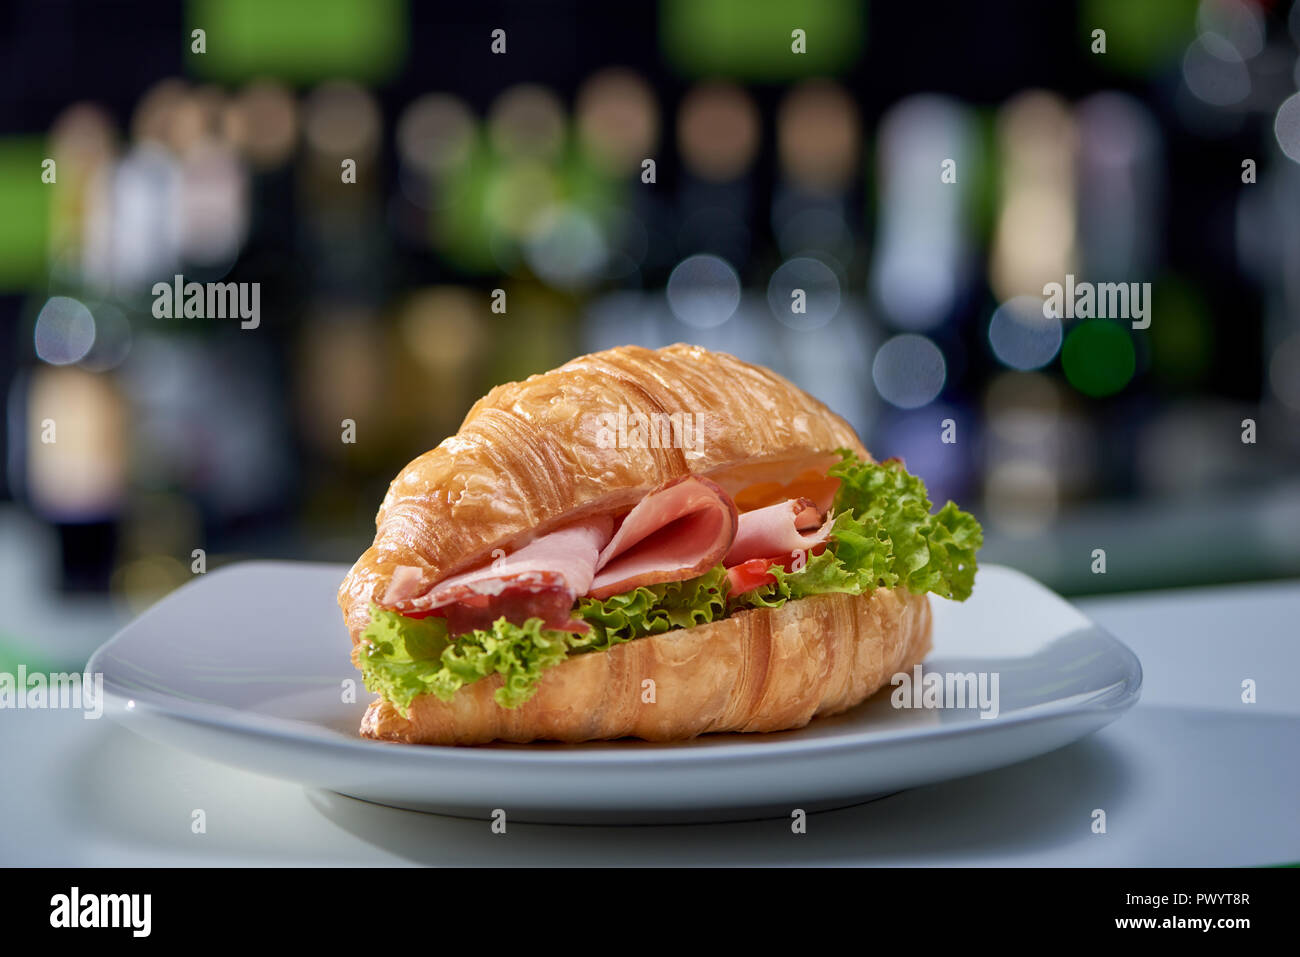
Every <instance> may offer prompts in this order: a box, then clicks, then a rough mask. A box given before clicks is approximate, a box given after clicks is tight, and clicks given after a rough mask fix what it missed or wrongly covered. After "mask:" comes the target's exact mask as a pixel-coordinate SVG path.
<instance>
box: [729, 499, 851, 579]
mask: <svg viewBox="0 0 1300 957" xmlns="http://www.w3.org/2000/svg"><path fill="white" fill-rule="evenodd" d="M834 524H835V520H834V518H833V517H832V516H830V515H827V517H826V520H825V521H822V513H821V510H820V509H819V508H818V507H817V503H816V502H814V501H812V500H811V499H807V498H792V499H790V500H788V501H785V502H780V503H778V504H776V505H769V506H767V508H759V509H755V510H754V511H752V512H745V513H743V514H742V515H741V516H740V524H739V528H738V529H737V530H736V540H735V541H734V542H733V543H732V545H731V548H730V549H729V550H728V551H727V556H726V558H725V559H724V560H723V563H724V564H725V565H727V566H728V567H730V566H732V565H739V564H741V563H743V562H747V561H749V560H750V559H754V558H771V557H772V556H774V555H779V556H789V555H790V554H791V553H793V552H796V551H804V552H807V551H809V550H811V549H812V548H814V547H816V546H817V545H824V544H825V543H826V541H827V539H829V538H830V534H831V526H832V525H834Z"/></svg>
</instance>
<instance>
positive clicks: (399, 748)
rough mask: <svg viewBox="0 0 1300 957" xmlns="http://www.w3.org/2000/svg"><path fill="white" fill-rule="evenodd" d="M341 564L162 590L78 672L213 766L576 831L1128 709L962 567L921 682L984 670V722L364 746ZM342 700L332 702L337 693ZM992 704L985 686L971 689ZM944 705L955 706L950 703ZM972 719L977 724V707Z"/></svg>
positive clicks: (1026, 599) (722, 815) (1053, 613)
mask: <svg viewBox="0 0 1300 957" xmlns="http://www.w3.org/2000/svg"><path fill="white" fill-rule="evenodd" d="M346 571H347V568H346V567H345V566H342V565H320V564H315V565H311V564H292V563H278V562H252V563H247V564H240V565H234V566H230V567H227V568H224V569H221V570H218V571H214V572H212V573H210V574H208V575H204V576H202V577H200V578H198V579H196V580H195V581H193V582H191V583H189V584H187V585H185V586H184V587H183V588H180V589H178V590H177V591H175V592H173V593H172V594H171V595H169V596H167V597H166V598H165V599H163V600H162V601H161V602H159V603H158V604H157V605H155V606H154V607H152V608H150V609H149V610H148V611H147V612H145V613H144V614H143V615H141V616H140V617H139V618H138V619H136V620H135V621H134V622H132V623H131V624H130V625H128V626H127V627H126V628H125V629H123V630H122V631H121V632H120V633H119V634H118V635H117V636H116V637H115V638H113V639H112V640H111V641H110V642H108V643H107V644H106V645H104V646H103V647H102V648H100V649H99V651H97V652H96V653H95V654H94V656H93V657H92V658H91V660H90V663H89V664H88V665H87V668H88V670H89V671H91V672H103V675H104V690H105V692H106V713H108V714H110V715H111V716H113V717H114V718H115V719H116V720H119V721H121V722H122V723H123V724H125V725H126V726H127V727H129V728H132V729H133V730H135V731H138V732H139V733H140V734H143V735H145V736H147V737H150V738H153V739H155V740H159V741H163V742H167V743H169V744H173V745H177V746H180V747H182V748H185V749H188V750H191V751H194V752H196V753H198V754H202V755H205V756H207V757H211V758H214V759H216V760H218V761H221V762H224V763H226V764H231V765H234V766H236V767H241V768H246V769H249V770H252V771H256V772H260V773H263V774H268V775H272V776H274V777H280V778H287V779H290V780H294V781H300V782H302V783H303V784H305V785H308V786H311V787H319V788H327V789H330V790H333V791H338V792H340V793H342V794H347V795H350V796H353V797H357V798H362V799H364V800H367V801H374V802H378V803H380V804H388V805H393V806H396V807H405V808H412V809H416V810H424V811H435V812H439V813H446V814H455V815H460V816H467V817H483V818H486V817H490V816H491V815H492V813H493V811H494V810H496V809H498V808H499V809H502V810H504V811H505V812H506V815H507V818H508V819H509V820H519V821H564V822H574V823H582V822H590V823H597V822H599V823H614V822H626V823H654V822H667V821H692V820H695V821H711V820H712V821H716V820H741V819H746V818H759V817H769V816H781V817H787V816H789V815H790V814H791V812H792V810H793V809H795V808H803V809H804V810H806V811H814V810H824V809H827V808H832V807H842V806H845V805H849V804H856V803H860V802H862V801H866V800H870V799H871V798H873V797H878V796H880V795H883V794H887V793H891V792H894V791H897V790H899V789H901V788H906V787H913V786H916V785H920V784H927V783H930V782H933V781H939V780H944V779H947V778H954V777H959V776H961V775H965V774H971V773H973V772H976V771H983V770H987V769H989V768H996V767H1000V766H1002V765H1006V764H1010V763H1013V762H1016V761H1020V760H1023V759H1025V758H1030V757H1033V756H1035V755H1039V754H1043V753H1045V752H1047V751H1051V750H1053V749H1055V748H1059V747H1061V746H1062V745H1065V744H1068V743H1069V742H1071V741H1074V740H1077V739H1078V738H1081V737H1083V736H1084V735H1087V734H1090V733H1091V732H1093V731H1096V730H1097V729H1098V728H1100V727H1102V726H1103V725H1105V724H1107V723H1109V722H1111V721H1113V720H1115V718H1117V717H1119V716H1120V714H1122V713H1123V712H1124V711H1125V710H1126V709H1127V708H1129V707H1130V706H1132V705H1133V703H1134V702H1135V701H1137V698H1138V693H1139V690H1140V688H1141V684H1142V670H1141V666H1140V665H1139V663H1138V660H1137V658H1136V657H1135V656H1134V655H1133V653H1132V652H1131V651H1129V650H1128V648H1126V647H1124V646H1123V645H1122V644H1120V643H1119V642H1118V641H1116V640H1115V639H1114V638H1111V637H1110V636H1109V635H1107V634H1105V633H1104V632H1102V631H1101V630H1100V629H1099V628H1097V626H1096V625H1094V624H1093V623H1092V622H1090V621H1089V620H1088V619H1087V618H1085V617H1084V616H1083V615H1082V614H1081V613H1080V612H1079V611H1077V610H1076V609H1075V608H1073V607H1072V606H1070V605H1069V604H1067V603H1066V602H1065V601H1064V600H1063V599H1061V598H1060V597H1058V596H1057V595H1055V594H1054V593H1052V592H1051V591H1049V590H1048V589H1046V588H1045V587H1043V586H1042V585H1040V584H1038V583H1037V582H1035V581H1034V580H1033V579H1031V578H1028V577H1027V576H1025V575H1023V574H1021V573H1019V572H1017V571H1014V570H1012V569H1009V568H1004V567H1000V566H988V567H985V568H982V569H981V570H980V572H979V576H978V579H977V581H976V586H975V594H974V596H973V597H972V598H971V599H970V600H969V601H967V602H965V603H962V604H957V603H953V602H948V601H943V600H940V599H933V598H932V599H931V600H932V601H933V603H934V613H935V614H934V618H935V631H934V651H933V652H931V654H930V657H929V658H927V659H926V662H925V673H926V674H927V675H928V674H930V673H936V674H939V675H941V676H942V675H947V674H954V675H958V674H967V673H974V674H976V675H977V676H978V675H979V674H980V673H983V674H985V675H990V676H991V675H993V674H996V675H997V676H998V684H997V691H998V713H997V716H996V717H991V718H981V717H980V713H981V709H980V708H979V707H975V708H971V707H966V708H957V707H947V708H937V709H936V708H909V709H902V708H896V707H894V706H893V704H892V703H891V698H892V697H893V695H894V693H895V691H894V689H892V688H886V689H885V690H884V691H882V692H881V693H879V694H877V695H876V696H875V697H873V698H872V699H871V700H870V701H867V702H866V703H864V704H863V705H862V706H860V707H858V708H855V709H853V710H852V711H850V712H847V713H846V714H843V715H839V716H836V717H833V718H823V719H818V720H815V721H813V722H812V724H810V725H809V726H808V727H806V728H803V729H801V730H799V731H786V732H781V733H779V734H754V735H742V734H723V735H706V736H704V737H702V738H698V739H696V740H694V741H690V742H684V743H680V744H670V745H662V744H649V743H647V742H642V741H632V740H623V741H613V742H602V743H594V744H583V745H559V744H532V745H492V746H487V747H477V748H445V747H415V746H408V745H399V744H390V743H386V742H376V741H369V740H366V739H363V738H361V737H360V736H359V735H358V734H357V731H356V729H357V727H358V725H359V723H360V720H361V715H362V712H363V711H364V710H365V705H366V702H367V701H368V700H369V695H368V693H367V692H366V690H365V688H364V686H363V685H361V682H360V680H359V674H358V673H357V672H356V671H354V670H353V668H352V665H351V662H350V661H349V660H348V652H349V649H350V643H349V641H348V636H347V631H346V630H345V629H344V627H343V624H342V619H341V616H340V614H339V611H338V606H337V605H336V604H335V592H336V590H337V588H338V584H339V582H340V581H341V580H342V579H343V576H344V574H345V573H346ZM348 681H353V682H355V683H356V689H357V694H356V698H357V701H356V702H355V703H344V700H343V699H344V697H345V695H344V693H343V689H344V686H345V682H348ZM985 687H986V689H987V690H988V691H989V692H990V693H991V691H992V684H991V679H990V682H989V683H986V686H985ZM947 703H948V704H950V705H951V704H955V702H954V701H952V700H950V701H948V702H947ZM983 710H984V711H986V712H988V711H991V709H989V708H987V707H986V708H984V709H983Z"/></svg>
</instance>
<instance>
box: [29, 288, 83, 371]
mask: <svg viewBox="0 0 1300 957" xmlns="http://www.w3.org/2000/svg"><path fill="white" fill-rule="evenodd" d="M35 338H36V354H37V355H38V356H39V357H40V358H41V359H43V360H45V361H46V362H48V363H50V364H51V365H56V366H63V365H69V364H70V363H73V362H79V361H80V360H81V359H83V358H85V356H86V353H88V352H89V351H90V347H91V346H93V345H94V344H95V317H94V316H92V315H91V314H90V310H89V309H87V308H86V306H85V305H84V304H82V303H80V302H78V301H77V300H76V299H72V298H69V297H68V296H51V297H50V299H49V301H48V302H46V303H45V305H44V306H42V307H41V311H40V313H39V314H38V315H37V317H36V336H35Z"/></svg>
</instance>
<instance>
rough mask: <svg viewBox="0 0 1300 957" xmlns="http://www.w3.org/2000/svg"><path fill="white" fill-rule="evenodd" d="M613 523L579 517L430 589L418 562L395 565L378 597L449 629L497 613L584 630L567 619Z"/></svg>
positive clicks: (486, 620)
mask: <svg viewBox="0 0 1300 957" xmlns="http://www.w3.org/2000/svg"><path fill="white" fill-rule="evenodd" d="M612 529H613V521H612V520H611V519H610V518H609V517H608V516H600V517H598V518H594V519H591V520H589V521H585V522H579V523H577V524H574V525H570V526H568V527H566V528H563V529H560V530H559V531H558V532H551V533H550V534H548V535H543V536H541V537H540V538H537V539H535V540H534V541H532V542H530V543H529V544H528V545H525V546H524V547H523V548H521V549H519V550H518V551H517V552H514V553H512V554H510V555H507V556H504V557H501V558H498V559H494V560H493V561H491V562H489V563H488V564H486V565H483V566H481V567H479V568H475V569H473V570H471V571H468V572H464V573H462V574H460V575H453V576H452V577H451V578H447V579H444V580H443V581H440V582H438V583H437V584H436V585H434V586H433V587H432V588H430V589H423V590H422V589H421V587H420V581H421V573H420V570H419V569H418V568H413V567H411V566H399V567H398V568H397V569H396V570H395V571H394V573H393V577H392V580H391V582H390V583H389V587H388V590H387V591H386V592H385V594H384V599H383V604H384V605H385V607H388V608H390V609H392V610H393V611H397V612H400V613H401V614H403V615H407V616H409V617H412V618H423V617H427V616H429V615H436V616H438V617H440V618H446V619H447V627H448V629H449V630H450V631H451V633H452V634H460V633H462V632H465V631H472V630H473V629H476V628H487V627H490V626H491V624H492V622H494V621H496V620H497V619H498V618H501V617H503V616H504V617H505V618H506V619H507V620H509V621H512V622H517V623H522V622H524V621H526V620H527V619H529V618H533V617H536V618H541V619H542V621H543V623H544V624H545V627H547V628H556V629H562V630H566V631H586V630H587V626H586V624H585V623H583V622H580V621H576V620H573V619H572V616H571V612H572V609H573V604H574V602H575V601H576V600H577V598H578V596H579V595H585V594H586V593H587V590H588V589H589V588H590V587H591V583H592V578H593V576H594V575H595V570H596V563H597V560H598V559H599V557H600V554H601V547H602V546H603V545H604V544H605V543H606V542H608V541H609V537H610V533H611V531H612Z"/></svg>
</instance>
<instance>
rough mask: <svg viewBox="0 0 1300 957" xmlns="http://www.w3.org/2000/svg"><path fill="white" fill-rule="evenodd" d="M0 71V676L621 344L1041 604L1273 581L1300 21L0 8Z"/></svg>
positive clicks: (1293, 261)
mask: <svg viewBox="0 0 1300 957" xmlns="http://www.w3.org/2000/svg"><path fill="white" fill-rule="evenodd" d="M498 29H499V30H503V31H505V33H504V44H505V52H504V53H494V52H493V49H492V47H493V43H494V37H493V31H494V30H498ZM195 30H202V31H203V33H202V35H201V43H202V52H197V47H198V45H199V43H200V38H199V37H196V35H195V34H194V32H193V31H195ZM796 30H800V31H803V33H802V42H803V43H804V44H805V48H804V52H795V50H794V48H793V47H794V46H795V45H797V44H798V43H799V42H800V37H799V35H796V34H794V33H793V31H796ZM1098 30H1101V31H1104V36H1102V35H1099V34H1097V33H1095V31H1098ZM1103 43H1104V52H1103V49H1102V47H1101V44H1103ZM497 45H498V48H499V47H500V40H499V39H498V41H497ZM0 71H2V76H0V79H2V81H3V82H0V399H3V401H4V408H5V412H6V414H5V416H4V418H3V421H0V435H2V436H3V445H4V448H5V450H6V457H5V470H4V474H3V476H2V477H0V607H2V608H3V609H4V611H3V614H2V615H0V661H3V659H5V657H6V655H10V656H19V655H21V657H22V659H23V660H24V661H27V662H28V663H29V665H30V664H31V661H32V656H33V655H37V656H44V657H45V658H48V659H49V660H50V661H51V662H55V661H76V660H79V659H81V658H84V655H85V654H86V653H88V652H89V650H90V649H92V648H93V647H94V646H95V645H96V644H98V643H99V642H100V641H102V640H103V639H104V638H106V637H107V636H108V635H109V634H111V632H112V631H113V630H114V628H115V627H116V626H117V624H118V623H120V622H121V621H122V620H124V619H125V618H126V617H129V616H130V615H131V614H133V613H135V612H138V611H139V610H140V609H142V608H144V607H147V606H148V605H149V604H150V603H151V602H153V601H155V600H157V598H158V597H160V596H161V595H163V594H165V593H166V592H167V591H169V590H170V589H172V588H174V587H176V586H177V585H179V584H181V583H183V582H184V581H186V580H188V579H190V578H192V577H193V575H194V574H195V573H196V569H199V568H201V567H205V568H206V569H207V570H212V569H214V568H217V567H219V566H220V565H222V564H225V563H228V562H231V561H235V560H240V559H245V558H249V557H275V558H293V559H323V560H334V561H351V560H352V559H354V558H355V557H356V555H357V554H359V553H360V551H361V550H362V549H363V548H364V547H365V546H366V545H367V544H368V543H369V541H370V539H371V537H372V535H373V518H374V513H375V510H376V509H377V507H378V504H379V502H380V499H381V498H382V496H383V493H384V490H385V488H386V486H387V483H388V481H389V480H390V479H391V478H392V476H393V475H394V474H395V473H396V471H397V470H398V469H399V468H400V467H401V466H402V465H403V464H405V463H406V462H407V461H408V460H409V459H411V458H413V457H414V456H415V455H417V454H419V453H421V452H423V451H425V450H426V449H428V448H431V447H432V446H434V445H436V444H437V443H438V442H439V441H440V440H441V439H442V438H443V437H445V436H446V435H448V434H450V433H451V432H454V431H455V429H456V427H457V425H458V424H459V422H460V419H461V418H462V417H463V415H464V413H465V411H466V410H467V409H468V408H469V406H470V404H471V403H472V402H473V400H474V399H475V398H477V397H478V396H479V395H480V394H482V393H483V392H484V391H486V390H487V389H488V388H489V387H491V386H492V385H494V384H496V383H498V382H501V381H505V380H508V379H515V378H520V377H523V376H526V375H528V374H530V373H533V372H539V371H543V370H545V369H548V368H551V367H553V366H555V365H558V364H560V363H561V362H563V361H565V360H566V359H568V358H570V357H572V356H573V355H575V354H578V353H581V352H586V351H591V350H594V349H599V348H604V347H608V346H611V345H617V344H622V343H628V342H635V343H640V344H644V345H648V346H656V345H663V344H667V343H670V342H675V341H683V340H684V341H692V342H697V343H700V344H701V345H705V346H708V347H711V348H719V349H723V350H726V351H729V352H732V353H735V354H736V355H739V356H741V357H742V358H746V359H750V360H752V361H756V362H761V363H764V364H766V365H769V366H771V367H773V368H775V369H776V370H777V371H779V372H781V373H783V374H785V375H787V376H789V377H791V378H792V379H794V380H795V381H796V382H798V383H799V384H801V385H802V386H804V387H805V388H807V389H808V390H809V391H811V392H813V393H814V394H815V395H817V396H819V397H820V398H822V399H824V400H825V401H827V402H828V403H829V404H830V405H831V406H832V407H833V408H835V409H836V410H838V411H840V412H841V413H842V414H844V415H845V416H846V417H847V418H848V419H849V420H850V421H852V422H853V423H854V424H855V425H856V426H857V427H858V429H859V431H860V432H862V434H863V436H864V438H865V439H866V441H867V444H868V447H869V448H871V449H872V451H873V452H874V453H875V454H876V455H877V457H880V458H883V457H887V456H890V455H898V456H901V457H903V458H904V459H905V460H906V461H907V463H908V465H909V468H911V469H912V470H913V471H915V472H918V473H919V474H921V475H922V476H923V477H924V478H925V479H926V480H927V482H928V483H929V485H930V487H931V490H932V493H933V497H934V498H935V499H936V500H938V501H942V500H943V499H945V498H948V497H951V498H954V499H956V500H957V501H958V502H959V503H961V504H962V505H963V506H965V507H967V508H969V509H971V510H973V511H975V512H976V513H977V515H978V516H979V518H980V519H981V521H983V522H984V524H985V528H986V530H987V533H988V547H987V549H986V552H985V557H986V559H987V560H989V561H1000V562H1005V563H1008V564H1012V565H1015V566H1018V567H1020V568H1023V569H1025V570H1026V571H1028V572H1030V573H1031V574H1033V575H1035V576H1036V577H1038V578H1040V579H1042V580H1044V581H1046V582H1047V583H1048V584H1050V585H1052V586H1053V587H1055V588H1057V589H1059V590H1061V591H1063V592H1065V593H1067V594H1079V593H1087V592H1097V591H1107V590H1131V589H1141V588H1151V587H1163V586H1171V585H1182V586H1200V585H1205V584H1209V583H1215V582H1226V581H1234V580H1245V579H1260V578H1275V577H1283V576H1294V575H1296V574H1297V573H1300V475H1298V474H1297V468H1296V465H1297V463H1298V462H1300V428H1298V427H1297V426H1298V425H1300V215H1298V214H1300V97H1297V86H1298V85H1300V3H1295V4H1291V3H1289V2H1287V0H1279V2H1271V3H1270V2H1264V0H1255V2H1251V0H1203V2H1188V0H1142V2H1132V0H1082V2H1078V3H1067V2H1053V3H1042V2H1025V3H1006V4H997V5H987V4H974V3H954V4H950V5H949V4H937V5H934V4H900V3H880V2H877V3H869V4H864V3H855V2H849V0H801V2H800V3H798V4H789V3H778V2H772V0H663V2H660V3H657V4H651V3H644V4H640V3H624V4H578V3H540V2H517V3H492V2H478V3H473V4H455V5H451V4H434V3H427V4H426V3H415V2H409V3H405V2H400V0H311V2H306V0H292V2H271V0H221V2H218V0H189V2H186V3H180V4H177V3H161V2H157V3H155V2H147V3H86V4H72V3H62V2H49V0H17V2H15V0H9V2H7V3H5V4H4V5H3V6H2V7H0ZM46 160H53V164H52V165H50V164H46V163H45V161H46ZM645 160H653V161H654V165H653V177H651V174H650V172H649V171H648V170H647V167H646V164H645V162H644V161H645ZM346 161H352V162H353V163H354V164H355V182H346V181H345V179H346V178H347V177H346V176H345V175H344V172H343V170H344V167H345V166H346ZM948 161H951V162H948ZM1247 161H1249V162H1247ZM647 179H652V181H650V182H647ZM51 180H52V181H51ZM178 274H181V275H183V276H184V280H185V281H187V282H189V281H193V282H200V283H207V282H218V281H219V282H236V283H248V284H251V283H258V284H260V285H259V294H260V299H259V307H260V309H259V317H258V323H257V327H256V328H248V329H244V328H241V325H240V322H239V320H238V319H229V318H227V319H216V318H195V317H190V318H184V317H182V318H158V317H157V316H156V314H155V311H154V307H155V298H156V297H155V296H154V294H153V292H152V289H153V286H154V284H155V283H158V282H164V283H168V284H170V283H172V281H173V277H174V276H176V275H178ZM1067 275H1072V276H1074V277H1075V278H1076V280H1077V281H1079V282H1093V283H1097V282H1124V283H1150V289H1151V296H1150V309H1149V313H1148V318H1149V320H1150V325H1149V327H1148V328H1144V329H1134V328H1133V327H1132V325H1131V323H1130V322H1129V321H1128V320H1127V318H1126V317H1116V316H1107V317H1100V318H1092V319H1086V318H1075V319H1065V320H1064V321H1061V320H1056V319H1051V318H1045V317H1044V314H1043V310H1042V299H1043V287H1044V285H1045V284H1046V283H1049V282H1060V283H1064V282H1065V281H1066V277H1067ZM498 289H499V290H502V291H504V293H505V302H506V309H505V312H504V313H497V312H493V310H492V303H493V293H494V290H498ZM796 289H800V290H803V291H804V293H805V295H806V303H807V308H806V312H803V313H794V312H792V311H791V302H792V294H793V292H794V290H796ZM947 420H951V423H950V425H951V426H952V427H951V428H949V429H948V437H949V438H950V439H951V438H953V437H955V440H956V441H955V442H944V441H943V440H942V436H943V432H944V429H945V425H946V424H949V423H947ZM348 423H351V425H352V428H351V434H350V435H349V428H348ZM348 438H354V439H355V440H354V441H347V439H348ZM1096 549H1104V550H1105V555H1106V559H1105V560H1106V567H1105V573H1104V574H1101V573H1099V572H1098V565H1097V561H1096V558H1095V550H1096ZM196 550H202V552H201V555H200V554H197V553H196ZM200 562H201V564H200Z"/></svg>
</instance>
